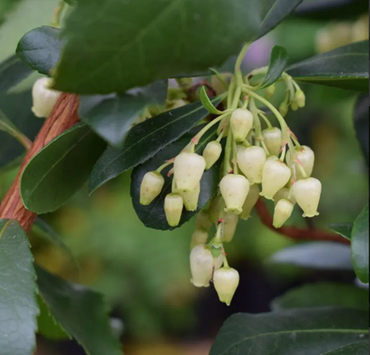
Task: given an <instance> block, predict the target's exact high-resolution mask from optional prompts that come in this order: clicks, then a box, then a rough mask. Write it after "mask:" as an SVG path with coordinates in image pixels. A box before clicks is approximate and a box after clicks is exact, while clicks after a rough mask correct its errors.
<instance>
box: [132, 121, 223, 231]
mask: <svg viewBox="0 0 370 355" xmlns="http://www.w3.org/2000/svg"><path fill="white" fill-rule="evenodd" d="M198 131H199V128H198V129H194V131H193V132H191V133H188V134H186V135H184V136H183V137H181V138H180V139H179V140H178V141H176V142H174V143H173V144H171V145H170V146H168V147H166V148H165V149H164V150H162V151H160V152H159V153H158V154H157V155H155V156H154V157H153V158H152V159H150V160H148V161H147V162H145V163H144V164H142V165H139V166H138V167H136V168H135V169H134V170H133V172H132V176H131V180H132V182H131V197H132V203H133V205H134V208H135V211H136V214H137V215H138V217H139V218H140V220H141V221H142V222H143V223H144V225H145V226H146V227H148V228H153V229H159V230H169V229H174V228H171V227H170V226H169V225H168V223H167V220H166V216H165V213H164V199H165V197H166V195H167V194H169V193H171V187H172V177H171V178H169V177H168V176H167V172H168V171H169V169H170V168H167V169H165V170H164V171H163V172H162V173H163V176H164V177H165V180H166V182H165V185H164V188H163V191H162V193H161V194H160V196H158V197H157V198H156V199H155V200H154V201H153V202H152V203H151V204H150V205H149V206H143V205H141V204H140V186H141V182H142V180H143V177H144V175H145V174H146V173H147V172H148V171H154V170H156V169H158V168H159V167H160V166H161V165H162V164H163V163H164V162H165V161H166V160H168V159H171V158H173V157H175V156H176V155H177V154H179V153H180V152H181V151H182V150H183V149H184V147H185V146H186V145H187V144H188V143H189V142H190V140H191V138H192V137H194V135H196V133H197V132H198ZM215 138H216V136H215V130H211V131H209V132H207V133H206V135H205V136H204V137H203V138H202V140H201V141H200V143H199V144H198V145H197V148H196V151H197V152H198V153H201V152H202V151H203V149H204V148H205V145H206V144H207V143H208V142H209V141H210V140H211V139H215ZM219 175H220V169H219V166H218V165H216V166H214V167H213V168H211V169H210V170H208V171H206V172H205V173H204V175H203V178H202V180H201V183H200V184H201V193H200V197H199V205H198V211H200V210H202V209H203V208H204V207H205V206H206V205H207V203H208V202H209V201H210V200H211V198H212V197H213V196H214V194H215V193H216V190H217V187H218V183H219ZM198 211H197V212H198ZM197 212H186V211H184V213H183V215H182V219H181V222H180V225H179V227H180V226H181V225H183V224H184V223H185V222H187V221H189V220H190V219H191V218H192V217H193V216H194V215H195V214H196V213H197Z"/></svg>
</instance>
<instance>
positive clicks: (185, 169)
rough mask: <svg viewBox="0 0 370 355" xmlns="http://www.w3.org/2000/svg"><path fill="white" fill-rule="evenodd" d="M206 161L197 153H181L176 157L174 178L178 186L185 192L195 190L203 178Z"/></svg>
mask: <svg viewBox="0 0 370 355" xmlns="http://www.w3.org/2000/svg"><path fill="white" fill-rule="evenodd" d="M205 168H206V161H205V160H204V158H203V157H202V156H200V155H198V154H195V153H181V154H179V155H178V156H177V157H176V158H175V162H174V179H175V185H176V188H177V189H178V190H180V191H183V192H188V191H193V190H194V189H196V188H197V186H198V184H199V182H200V180H201V179H202V176H203V173H204V169H205Z"/></svg>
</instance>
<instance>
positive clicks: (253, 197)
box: [240, 185, 261, 220]
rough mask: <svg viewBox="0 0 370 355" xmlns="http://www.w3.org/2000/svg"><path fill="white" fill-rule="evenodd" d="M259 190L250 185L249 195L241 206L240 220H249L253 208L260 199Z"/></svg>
mask: <svg viewBox="0 0 370 355" xmlns="http://www.w3.org/2000/svg"><path fill="white" fill-rule="evenodd" d="M260 192H261V190H260V188H259V186H258V185H252V186H251V188H250V190H249V194H248V196H247V198H246V200H245V202H244V205H243V212H242V213H241V215H240V218H241V219H244V220H247V219H249V217H250V215H251V212H252V209H253V207H254V206H255V205H256V203H257V201H258V200H259V198H260Z"/></svg>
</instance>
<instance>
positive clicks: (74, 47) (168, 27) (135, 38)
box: [55, 0, 302, 94]
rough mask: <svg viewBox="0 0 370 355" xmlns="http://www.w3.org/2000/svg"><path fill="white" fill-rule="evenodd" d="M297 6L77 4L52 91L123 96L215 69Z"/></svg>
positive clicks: (257, 2)
mask: <svg viewBox="0 0 370 355" xmlns="http://www.w3.org/2000/svg"><path fill="white" fill-rule="evenodd" d="M301 2H302V0H233V1H232V3H231V2H229V1H224V0H205V1H199V0H162V1H151V0H136V1H130V2H122V1H110V0H104V1H101V0H91V1H79V2H78V3H77V6H76V7H75V8H74V10H73V11H72V12H71V14H70V15H69V16H68V18H67V20H66V23H65V29H64V30H63V38H65V39H66V45H65V47H64V49H63V53H62V57H61V61H60V63H59V65H58V68H57V72H56V78H55V80H56V83H55V88H57V89H58V90H61V91H68V92H75V93H81V94H105V93H111V92H121V93H122V92H125V91H126V90H127V89H129V88H131V87H135V86H144V85H147V84H148V83H150V82H153V81H156V80H159V79H166V78H169V77H174V76H176V75H178V74H183V73H194V72H201V71H204V70H207V69H208V68H209V67H218V66H220V65H222V64H223V63H224V62H225V60H226V59H227V58H228V57H229V56H231V55H235V54H237V53H238V51H239V50H240V48H241V46H242V44H243V43H246V42H250V41H253V40H255V39H257V38H259V37H261V36H263V35H264V34H266V33H267V32H268V31H270V30H271V29H272V28H274V27H275V26H276V25H277V24H278V23H279V22H280V21H282V20H283V19H284V18H285V17H286V16H288V15H289V14H290V13H291V12H292V11H293V10H294V9H295V7H296V6H297V5H298V4H300V3H301ZM210 14H211V15H210ZM87 18H88V19H89V21H86V19H87ZM128 68H129V69H128Z"/></svg>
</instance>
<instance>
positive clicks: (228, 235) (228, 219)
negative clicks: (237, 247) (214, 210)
mask: <svg viewBox="0 0 370 355" xmlns="http://www.w3.org/2000/svg"><path fill="white" fill-rule="evenodd" d="M238 222H239V216H238V215H236V214H233V213H228V214H227V215H226V216H225V218H224V233H223V236H222V242H224V243H230V242H231V241H232V240H233V239H234V235H235V232H236V227H237V226H238Z"/></svg>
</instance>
